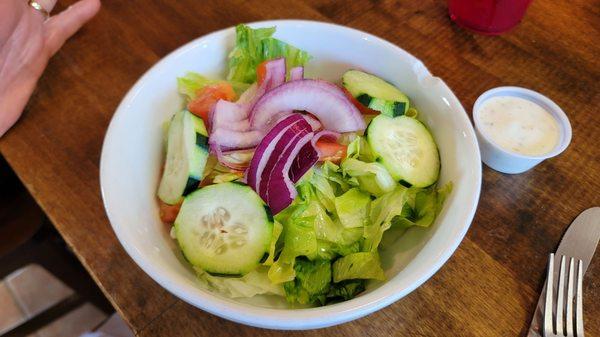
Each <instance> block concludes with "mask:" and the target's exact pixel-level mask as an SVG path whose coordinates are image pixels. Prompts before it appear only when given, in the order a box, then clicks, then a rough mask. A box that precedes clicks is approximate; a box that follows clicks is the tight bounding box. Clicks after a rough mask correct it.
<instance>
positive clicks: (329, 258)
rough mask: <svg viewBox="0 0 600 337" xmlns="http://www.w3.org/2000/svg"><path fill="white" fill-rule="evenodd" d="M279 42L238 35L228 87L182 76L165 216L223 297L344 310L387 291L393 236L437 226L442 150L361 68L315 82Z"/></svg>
mask: <svg viewBox="0 0 600 337" xmlns="http://www.w3.org/2000/svg"><path fill="white" fill-rule="evenodd" d="M274 33H275V27H272V28H258V29H252V28H250V27H248V26H245V25H239V26H237V27H236V41H235V46H234V48H233V50H232V51H231V52H230V54H229V56H228V75H227V79H226V80H225V79H211V78H207V77H204V76H202V75H200V74H197V73H193V72H190V73H188V74H186V75H185V76H184V77H181V78H179V79H178V88H179V91H180V93H181V94H182V95H183V96H184V97H185V101H186V103H185V107H184V108H183V109H182V110H181V111H179V112H177V113H175V114H174V116H173V117H172V118H171V119H170V120H169V121H168V122H166V125H165V141H166V156H165V164H164V170H163V174H162V178H161V181H160V185H159V188H158V193H157V194H158V198H159V203H160V210H161V219H162V220H163V221H164V222H165V223H167V224H169V225H170V226H172V227H171V236H172V237H173V238H174V239H175V240H176V241H177V243H178V246H179V248H180V249H181V252H182V254H183V256H184V258H185V260H186V261H187V263H189V265H191V266H192V267H193V269H194V270H195V271H196V272H197V275H198V278H199V280H200V281H201V282H202V283H203V284H205V285H206V286H207V287H208V288H210V289H213V290H215V291H218V292H220V293H222V294H224V295H226V296H229V297H252V296H255V295H258V294H266V295H279V296H284V297H285V298H286V299H287V301H288V302H290V303H294V304H302V305H325V304H328V303H331V302H336V301H342V300H348V299H351V298H353V297H355V296H356V295H357V294H359V293H360V292H362V291H363V290H364V289H365V285H366V282H369V281H371V282H372V281H373V280H374V281H383V280H385V278H386V276H385V273H384V271H383V269H382V267H381V263H380V259H379V253H378V249H379V248H380V246H381V241H382V237H383V235H384V233H385V232H386V231H387V230H388V229H390V228H397V229H399V230H402V229H406V228H409V227H411V226H419V227H428V226H430V225H431V224H432V222H433V221H434V219H435V217H436V215H437V214H438V212H439V210H440V209H441V206H442V204H443V202H444V199H445V196H446V195H447V193H449V191H450V189H451V186H450V185H446V186H444V187H442V188H438V187H437V181H438V177H439V172H440V158H439V153H438V149H437V146H436V144H435V141H434V139H433V137H432V135H431V134H430V132H429V131H428V129H427V127H426V126H425V125H424V124H423V123H422V122H420V121H419V120H418V119H417V118H416V117H417V115H418V111H417V110H416V108H415V107H414V106H413V105H412V104H411V102H410V100H409V98H408V97H407V96H406V95H405V94H403V93H402V92H401V91H400V90H399V89H398V88H396V87H394V86H393V85H391V84H390V83H388V82H386V81H384V80H383V79H381V78H379V77H377V76H375V75H372V74H369V73H366V72H363V71H360V70H353V69H350V70H348V71H347V72H346V73H344V75H343V76H342V78H341V79H340V81H339V83H332V82H328V81H325V80H322V79H318V78H308V77H306V76H305V75H304V66H305V65H306V64H307V62H309V60H310V58H311V57H310V55H309V54H308V53H307V52H306V51H303V50H300V49H298V48H296V47H294V46H292V45H290V44H288V43H286V42H283V41H280V40H278V39H276V38H274V37H273V34H274ZM317 77H318V74H317Z"/></svg>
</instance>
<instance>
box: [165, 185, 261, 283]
mask: <svg viewBox="0 0 600 337" xmlns="http://www.w3.org/2000/svg"><path fill="white" fill-rule="evenodd" d="M272 232H273V216H272V215H271V211H270V210H269V208H268V207H267V206H266V205H265V203H264V202H263V201H262V199H261V198H260V197H259V196H258V194H256V192H254V191H253V190H252V189H251V188H250V187H249V186H246V185H244V184H240V183H221V184H216V185H209V186H206V187H203V188H201V189H199V190H197V191H195V192H194V193H192V194H190V195H188V196H187V197H186V198H185V200H184V201H183V204H182V205H181V210H180V211H179V215H178V216H177V219H175V235H176V237H177V241H178V242H179V247H180V248H181V251H182V252H183V254H184V256H185V258H186V259H187V260H188V261H189V262H190V263H191V264H192V265H194V266H197V267H200V268H202V269H203V270H205V271H207V272H209V273H212V274H222V275H243V274H246V273H248V272H250V271H252V270H253V269H255V268H256V267H257V266H258V265H259V264H260V261H261V260H262V258H263V257H264V256H265V254H266V253H267V254H268V252H269V248H270V244H271V236H272Z"/></svg>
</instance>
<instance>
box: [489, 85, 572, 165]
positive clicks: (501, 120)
mask: <svg viewBox="0 0 600 337" xmlns="http://www.w3.org/2000/svg"><path fill="white" fill-rule="evenodd" d="M478 119H479V122H480V125H481V126H480V131H481V132H482V133H483V134H485V135H486V136H487V137H489V138H490V139H491V140H492V142H494V143H496V144H497V145H498V146H500V147H502V148H503V149H505V150H508V151H513V152H517V153H519V154H523V155H527V156H541V155H544V154H546V153H548V152H550V151H552V150H553V149H554V148H555V147H556V145H557V144H558V141H559V138H560V131H559V126H558V123H557V122H556V120H555V119H554V117H552V115H551V114H550V113H549V112H548V111H546V109H544V108H543V107H541V106H540V105H538V104H536V103H534V102H532V101H529V100H526V99H523V98H520V97H514V96H496V97H491V98H489V99H487V100H485V101H484V102H483V103H482V105H481V107H480V108H479V116H478Z"/></svg>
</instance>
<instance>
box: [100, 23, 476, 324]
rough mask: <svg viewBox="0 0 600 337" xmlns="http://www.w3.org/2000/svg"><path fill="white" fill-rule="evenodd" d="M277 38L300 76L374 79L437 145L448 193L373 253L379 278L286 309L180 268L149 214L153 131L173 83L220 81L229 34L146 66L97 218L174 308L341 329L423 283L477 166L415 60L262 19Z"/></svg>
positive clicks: (471, 192) (441, 88)
mask: <svg viewBox="0 0 600 337" xmlns="http://www.w3.org/2000/svg"><path fill="white" fill-rule="evenodd" d="M251 26H254V27H257V26H277V33H276V37H278V38H280V39H283V40H285V41H288V42H290V43H292V44H294V45H296V46H298V47H300V48H302V49H304V50H307V51H308V52H309V53H310V54H311V55H312V56H313V59H312V61H311V62H310V63H309V65H308V66H307V69H306V73H307V75H308V76H309V77H311V76H318V77H320V78H325V79H328V80H332V81H337V80H339V78H340V77H341V75H342V73H343V72H344V71H345V70H347V69H349V68H361V69H364V70H366V71H368V72H372V73H374V74H377V75H380V76H382V77H384V78H386V79H388V80H390V81H391V82H393V83H394V84H395V85H397V86H398V87H399V88H400V89H401V90H402V91H404V92H405V93H406V94H407V95H408V96H409V97H410V98H411V100H412V102H414V103H415V105H416V106H417V107H418V108H419V110H420V111H421V114H422V115H421V116H420V118H421V119H422V120H424V121H425V122H426V123H427V125H428V126H429V127H430V128H431V130H432V132H433V135H434V137H435V139H436V141H437V143H438V145H439V149H440V154H441V161H442V171H441V178H440V179H441V180H440V182H441V183H442V184H444V183H446V182H448V181H452V182H453V183H454V190H453V191H452V193H451V195H450V196H449V198H448V199H447V201H446V204H445V206H444V209H443V211H442V212H441V214H440V215H439V216H438V218H437V220H436V222H435V224H434V225H432V227H431V228H429V229H419V228H414V229H411V230H409V231H408V232H407V233H406V235H404V236H402V237H401V239H400V240H399V241H398V242H395V243H394V244H393V245H390V247H391V248H388V249H385V250H383V251H381V256H382V262H383V265H384V268H385V270H386V276H387V278H388V280H387V281H386V282H384V283H379V284H371V285H369V286H368V288H367V291H366V292H364V293H363V294H361V295H360V296H358V297H356V298H354V299H352V300H350V301H346V302H342V303H338V304H334V305H329V306H325V307H319V308H306V309H292V308H290V307H289V306H288V305H287V304H286V303H285V300H284V299H282V298H277V297H267V296H258V297H255V298H251V299H244V300H233V299H229V298H226V297H223V296H221V295H219V294H217V293H213V292H211V291H208V290H205V289H203V288H202V287H201V286H200V285H199V283H198V282H197V281H196V279H195V276H194V273H193V272H192V270H191V269H190V268H189V267H188V266H186V264H185V263H184V262H182V260H181V256H180V253H179V251H178V249H177V247H176V245H175V242H174V241H173V240H172V239H171V238H170V237H169V233H168V230H167V229H166V228H165V226H164V225H163V224H162V223H161V221H160V219H159V216H158V205H157V201H156V199H155V192H156V189H157V185H158V180H159V172H160V169H161V165H162V156H163V154H162V149H161V146H162V131H161V125H162V123H163V122H164V121H165V120H167V119H168V118H169V117H170V116H171V115H172V114H173V113H174V112H176V111H177V110H178V109H179V108H180V107H181V106H182V99H181V98H180V97H179V95H178V94H177V87H176V77H177V76H181V75H183V74H184V73H185V72H186V71H189V70H193V71H198V72H200V73H203V74H206V75H209V76H220V77H223V76H224V73H225V68H226V57H227V52H228V51H229V50H230V48H231V47H232V46H233V42H234V37H235V32H234V29H233V28H228V29H225V30H221V31H218V32H215V33H212V34H209V35H206V36H203V37H200V38H198V39H196V40H194V41H192V42H190V43H188V44H186V45H185V46H183V47H181V48H179V49H177V50H176V51H174V52H173V53H171V54H170V55H168V56H166V57H165V58H164V59H162V60H161V61H160V62H159V63H157V64H156V65H154V66H153V67H152V68H151V69H150V70H149V71H148V72H147V73H146V74H145V75H144V76H143V77H142V78H141V79H140V80H139V81H138V82H137V83H136V84H135V85H134V86H133V88H132V89H131V90H130V91H129V93H128V94H127V95H126V96H125V98H124V99H123V101H122V102H121V104H120V106H119V107H118V109H117V111H116V113H115V115H114V116H113V119H112V121H111V123H110V126H109V128H108V131H107V133H106V138H105V140H104V146H103V149H102V157H101V165H100V178H101V187H102V197H103V199H104V205H105V208H106V212H107V214H108V217H109V219H110V222H111V224H112V227H113V229H114V231H115V233H116V234H117V237H118V239H119V241H120V242H121V244H122V245H123V247H124V248H125V250H126V251H127V253H128V254H129V255H130V256H131V257H132V258H133V260H134V261H135V262H136V263H137V264H138V265H139V266H140V267H141V268H142V269H143V270H144V271H145V272H146V273H147V274H148V275H149V276H150V277H152V278H153V279H154V280H155V281H156V282H158V283H159V284H160V285H161V286H163V287H164V288H165V289H167V290H168V291H170V292H171V293H173V294H174V295H176V296H177V297H179V298H181V299H182V300H184V301H186V302H188V303H190V304H192V305H194V306H196V307H198V308H200V309H202V310H205V311H208V312H210V313H213V314H215V315H218V316H221V317H224V318H226V319H229V320H232V321H236V322H239V323H243V324H248V325H252V326H257V327H264V328H272V329H310V328H319V327H326V326H331V325H335V324H340V323H343V322H347V321H350V320H353V319H356V318H359V317H361V316H364V315H367V314H369V313H372V312H374V311H376V310H379V309H381V308H383V307H385V306H387V305H389V304H391V303H393V302H394V301H397V300H398V299H400V298H402V297H403V296H405V295H407V294H408V293H410V292H411V291H413V290H414V289H415V288H417V287H418V286H420V285H421V284H422V283H423V282H425V281H426V280H427V279H429V278H430V277H431V276H432V275H433V274H434V273H435V272H436V271H437V270H438V269H439V268H440V267H441V266H442V265H443V264H444V263H445V262H446V261H447V260H448V258H449V257H450V256H451V255H452V253H453V252H454V250H455V249H456V248H457V246H458V245H459V243H460V242H461V240H462V238H463V237H464V235H465V233H466V232H467V229H468V228H469V225H470V223H471V220H472V219H473V215H474V213H475V209H476V207H477V202H478V199H479V191H480V186H481V161H480V157H479V149H478V145H477V139H476V137H475V133H474V131H473V128H472V126H471V124H470V122H469V119H468V117H467V114H466V113H465V111H464V109H463V107H462V106H461V104H460V102H459V101H458V99H457V98H456V97H455V96H454V94H453V93H452V91H451V90H450V89H449V88H448V87H447V86H446V84H444V82H443V81H442V80H441V79H439V78H437V77H433V76H432V75H431V74H430V73H429V71H428V70H427V68H425V66H424V65H423V64H422V63H421V62H420V61H419V60H417V59H416V58H415V57H413V56H412V55H410V54H408V53H407V52H406V51H404V50H402V49H400V48H399V47H397V46H395V45H393V44H391V43H389V42H386V41H384V40H382V39H380V38H377V37H375V36H373V35H370V34H367V33H364V32H361V31H357V30H354V29H350V28H346V27H342V26H337V25H332V24H326V23H320V22H312V21H288V20H286V21H267V22H257V23H254V24H251Z"/></svg>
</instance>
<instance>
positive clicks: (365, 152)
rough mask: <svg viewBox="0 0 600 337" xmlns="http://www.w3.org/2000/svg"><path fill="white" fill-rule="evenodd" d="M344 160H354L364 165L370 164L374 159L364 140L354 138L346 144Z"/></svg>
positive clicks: (362, 138)
mask: <svg viewBox="0 0 600 337" xmlns="http://www.w3.org/2000/svg"><path fill="white" fill-rule="evenodd" d="M346 158H354V159H358V160H360V161H363V162H366V163H372V162H374V161H375V159H376V158H375V154H374V153H373V150H371V146H370V145H369V143H368V142H367V140H366V138H365V137H361V136H356V138H354V140H353V141H352V142H351V143H350V144H348V149H347V150H346Z"/></svg>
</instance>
